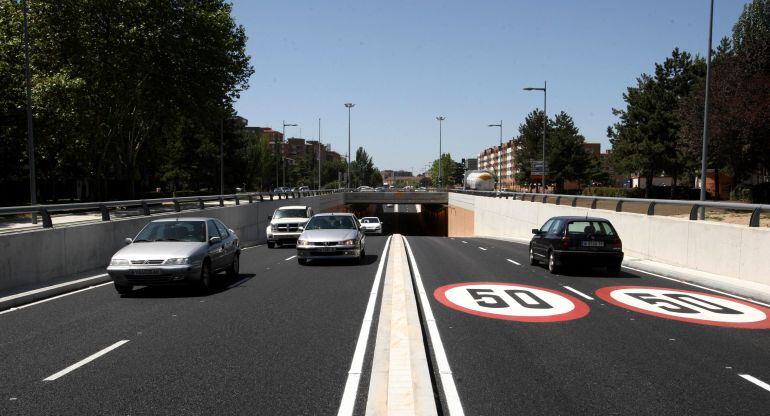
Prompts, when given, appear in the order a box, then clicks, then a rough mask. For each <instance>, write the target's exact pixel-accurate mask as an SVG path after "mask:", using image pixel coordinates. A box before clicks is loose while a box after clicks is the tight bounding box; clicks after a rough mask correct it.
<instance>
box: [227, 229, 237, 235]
mask: <svg viewBox="0 0 770 416" xmlns="http://www.w3.org/2000/svg"><path fill="white" fill-rule="evenodd" d="M227 231H230V234H235V231H233V229H232V228H228V229H227Z"/></svg>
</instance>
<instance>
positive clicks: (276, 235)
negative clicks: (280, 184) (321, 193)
mask: <svg viewBox="0 0 770 416" xmlns="http://www.w3.org/2000/svg"><path fill="white" fill-rule="evenodd" d="M312 216H313V208H311V207H308V206H305V205H289V206H285V207H280V208H278V209H276V210H275V212H273V215H271V216H269V217H267V219H268V220H269V221H270V224H268V226H267V229H266V230H265V234H266V235H267V247H268V248H273V247H275V245H276V244H277V245H281V244H295V243H296V242H297V238H298V237H299V235H300V234H302V230H303V229H304V227H305V224H306V223H307V221H308V220H309V219H310V217H312Z"/></svg>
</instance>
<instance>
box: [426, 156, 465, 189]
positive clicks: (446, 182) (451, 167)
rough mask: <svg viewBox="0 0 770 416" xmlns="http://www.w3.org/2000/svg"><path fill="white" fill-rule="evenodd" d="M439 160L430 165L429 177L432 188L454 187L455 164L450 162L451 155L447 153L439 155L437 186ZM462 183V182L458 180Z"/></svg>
mask: <svg viewBox="0 0 770 416" xmlns="http://www.w3.org/2000/svg"><path fill="white" fill-rule="evenodd" d="M438 166H439V160H438V159H436V160H434V161H433V163H432V164H431V168H430V175H431V179H432V182H433V186H450V185H456V184H458V182H457V181H456V180H455V179H456V177H455V167H456V166H457V162H456V161H454V160H452V155H451V154H449V153H443V154H442V155H441V179H440V180H441V184H439V169H438ZM460 183H462V180H460Z"/></svg>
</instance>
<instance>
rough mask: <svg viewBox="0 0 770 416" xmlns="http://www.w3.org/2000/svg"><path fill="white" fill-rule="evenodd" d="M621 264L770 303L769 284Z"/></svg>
mask: <svg viewBox="0 0 770 416" xmlns="http://www.w3.org/2000/svg"><path fill="white" fill-rule="evenodd" d="M474 238H489V239H492V240H499V241H508V242H512V243H517V244H524V245H529V240H527V239H523V238H506V237H496V236H476V237H474ZM623 266H625V267H629V268H632V269H636V270H639V271H641V272H644V273H652V274H657V275H661V276H665V277H669V278H672V279H677V280H681V281H683V282H688V283H693V284H696V285H701V286H704V287H707V288H711V289H716V290H720V291H724V292H727V293H731V294H734V295H737V296H742V297H745V298H748V299H753V300H757V301H759V302H763V303H770V286H768V285H764V284H761V283H756V282H749V281H745V280H740V279H735V278H731V277H727V276H720V275H717V274H713V273H706V272H702V271H699V270H693V269H688V268H685V267H679V266H672V265H670V264H665V263H660V262H656V261H652V260H646V259H641V258H636V257H629V256H626V257H625V258H624V259H623Z"/></svg>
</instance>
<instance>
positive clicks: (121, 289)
mask: <svg viewBox="0 0 770 416" xmlns="http://www.w3.org/2000/svg"><path fill="white" fill-rule="evenodd" d="M115 290H116V291H117V292H118V293H119V294H121V295H127V294H129V293H131V291H133V290H134V285H121V284H119V283H115Z"/></svg>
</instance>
